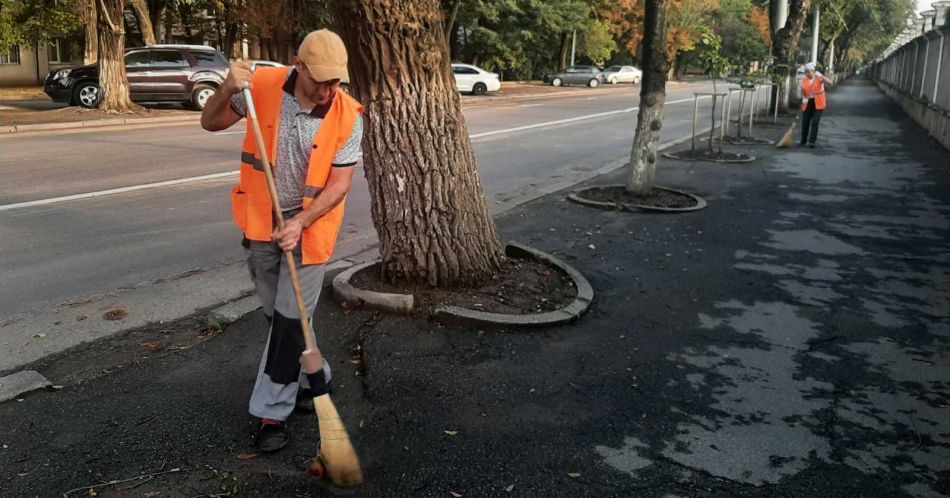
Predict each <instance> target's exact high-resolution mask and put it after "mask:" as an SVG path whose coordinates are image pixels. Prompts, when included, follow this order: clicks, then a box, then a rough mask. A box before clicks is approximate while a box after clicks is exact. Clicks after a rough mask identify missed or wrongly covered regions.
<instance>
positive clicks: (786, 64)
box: [772, 0, 811, 111]
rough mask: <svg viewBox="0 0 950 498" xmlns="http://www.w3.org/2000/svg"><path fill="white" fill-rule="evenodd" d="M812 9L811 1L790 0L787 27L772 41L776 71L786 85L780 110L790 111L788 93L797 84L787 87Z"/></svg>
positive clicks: (792, 74)
mask: <svg viewBox="0 0 950 498" xmlns="http://www.w3.org/2000/svg"><path fill="white" fill-rule="evenodd" d="M810 9H811V0H789V2H788V20H787V21H786V22H785V27H784V28H782V29H780V30H778V33H776V34H775V37H774V39H773V41H772V47H773V54H774V55H775V62H776V65H775V70H776V72H777V73H778V76H779V78H780V79H781V81H783V82H784V83H783V84H782V86H781V89H782V94H781V95H779V99H778V102H779V109H780V110H782V111H787V110H788V93H789V90H790V89H791V86H792V85H794V84H795V82H794V81H792V82H791V83H790V84H788V85H786V84H785V83H787V82H788V77H789V76H794V75H795V50H796V48H797V47H798V39H799V38H801V36H802V30H804V28H805V20H806V19H807V18H808V11H809V10H810Z"/></svg>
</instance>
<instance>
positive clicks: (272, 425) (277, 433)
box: [254, 418, 290, 453]
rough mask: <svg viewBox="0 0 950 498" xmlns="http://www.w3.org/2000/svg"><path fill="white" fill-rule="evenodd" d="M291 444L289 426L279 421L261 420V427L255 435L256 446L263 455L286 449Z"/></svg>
mask: <svg viewBox="0 0 950 498" xmlns="http://www.w3.org/2000/svg"><path fill="white" fill-rule="evenodd" d="M289 442H290V433H289V432H287V426H286V425H285V424H284V423H283V422H281V421H279V420H271V419H269V418H265V419H261V425H260V426H259V427H258V428H257V433H255V434H254V444H255V445H256V446H257V449H259V450H261V452H262V453H272V452H275V451H278V450H282V449H284V447H285V446H287V443H289Z"/></svg>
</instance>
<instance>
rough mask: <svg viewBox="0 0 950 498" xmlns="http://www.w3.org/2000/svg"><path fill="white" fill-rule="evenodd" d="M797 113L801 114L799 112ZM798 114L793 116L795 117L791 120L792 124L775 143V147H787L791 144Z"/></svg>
mask: <svg viewBox="0 0 950 498" xmlns="http://www.w3.org/2000/svg"><path fill="white" fill-rule="evenodd" d="M799 115H801V113H799ZM799 115H796V116H795V119H793V120H792V124H791V125H789V127H788V131H786V132H785V134H784V135H782V139H781V140H779V141H778V143H777V144H775V148H776V149H787V148H789V147H791V146H792V143H793V142H794V139H795V125H797V124H798V116H799Z"/></svg>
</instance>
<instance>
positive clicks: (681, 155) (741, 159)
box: [663, 150, 755, 163]
mask: <svg viewBox="0 0 950 498" xmlns="http://www.w3.org/2000/svg"><path fill="white" fill-rule="evenodd" d="M663 157H668V158H670V159H678V160H680V161H711V162H714V163H747V162H750V161H755V156H750V155H748V154H742V153H739V152H719V151H709V150H681V151H677V152H664V153H663Z"/></svg>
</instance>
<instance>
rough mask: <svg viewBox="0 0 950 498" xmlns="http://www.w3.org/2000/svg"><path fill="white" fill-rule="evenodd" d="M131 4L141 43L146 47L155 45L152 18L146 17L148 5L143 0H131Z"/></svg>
mask: <svg viewBox="0 0 950 498" xmlns="http://www.w3.org/2000/svg"><path fill="white" fill-rule="evenodd" d="M131 2H132V10H133V11H135V18H136V19H137V20H138V22H139V29H140V30H141V31H142V41H144V42H145V45H146V46H150V45H155V30H154V29H152V18H151V17H149V15H148V5H147V4H146V3H145V0H131Z"/></svg>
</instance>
